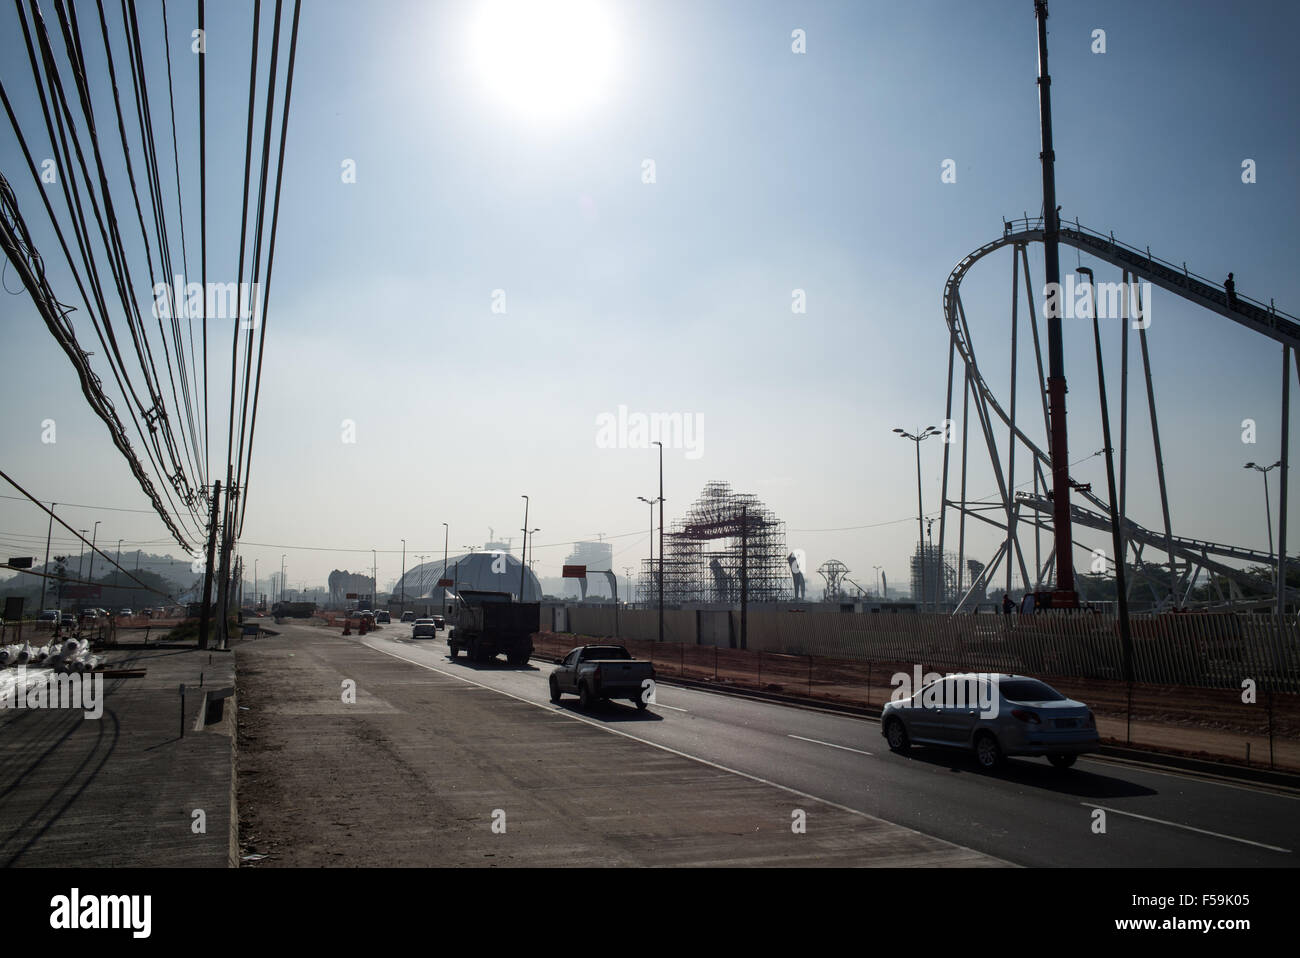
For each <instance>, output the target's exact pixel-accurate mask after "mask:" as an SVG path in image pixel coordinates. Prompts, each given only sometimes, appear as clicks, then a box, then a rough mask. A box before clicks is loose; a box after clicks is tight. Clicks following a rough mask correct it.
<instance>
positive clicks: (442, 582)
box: [438, 579, 453, 589]
mask: <svg viewBox="0 0 1300 958" xmlns="http://www.w3.org/2000/svg"><path fill="white" fill-rule="evenodd" d="M452 584H453V583H452V581H451V580H450V579H439V580H438V588H439V589H450V588H451V587H452Z"/></svg>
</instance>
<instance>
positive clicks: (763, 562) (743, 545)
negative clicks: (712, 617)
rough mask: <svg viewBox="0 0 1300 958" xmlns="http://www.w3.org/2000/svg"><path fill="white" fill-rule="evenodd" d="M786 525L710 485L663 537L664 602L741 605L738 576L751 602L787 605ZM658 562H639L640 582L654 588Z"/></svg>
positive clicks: (753, 502)
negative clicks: (745, 582) (785, 601)
mask: <svg viewBox="0 0 1300 958" xmlns="http://www.w3.org/2000/svg"><path fill="white" fill-rule="evenodd" d="M788 554H789V553H788V551H787V550H786V547H785V523H784V522H782V521H781V520H779V519H777V518H776V516H775V515H774V514H773V513H772V511H771V510H770V509H768V508H767V507H766V506H765V505H763V503H762V502H760V501H759V500H758V498H757V497H756V496H753V495H751V494H750V493H741V492H735V491H734V490H733V489H732V488H731V485H730V483H726V482H721V481H717V480H714V481H712V482H709V483H708V484H706V485H705V487H704V491H703V493H701V495H700V497H699V498H698V499H697V500H696V501H695V503H694V504H693V505H692V506H691V508H690V509H689V510H688V511H687V513H686V516H685V517H684V518H682V519H678V520H676V521H674V522H673V524H672V527H671V529H670V530H668V531H666V533H665V541H664V554H663V556H662V562H663V580H664V581H663V589H664V602H665V603H666V604H669V605H681V604H683V603H687V602H717V603H724V604H728V605H734V604H738V603H739V602H740V600H741V591H742V590H741V583H742V576H743V578H744V579H745V580H747V582H748V588H747V589H746V590H745V591H746V593H747V599H748V601H750V602H777V601H781V600H786V599H789V598H790V596H791V595H792V593H793V582H792V579H791V572H790V567H789V564H788V562H787V556H788ZM660 561H661V559H660V557H656V558H655V559H654V560H653V563H652V562H651V560H649V559H642V560H641V581H642V582H646V583H653V584H654V585H652V588H657V583H658V575H659V564H660Z"/></svg>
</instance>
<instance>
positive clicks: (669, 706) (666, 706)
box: [653, 702, 687, 712]
mask: <svg viewBox="0 0 1300 958" xmlns="http://www.w3.org/2000/svg"><path fill="white" fill-rule="evenodd" d="M653 704H654V707H655V708H659V709H672V710H673V711H674V712H685V711H687V709H679V708H678V707H677V706H676V705H664V703H663V702H655V703H653Z"/></svg>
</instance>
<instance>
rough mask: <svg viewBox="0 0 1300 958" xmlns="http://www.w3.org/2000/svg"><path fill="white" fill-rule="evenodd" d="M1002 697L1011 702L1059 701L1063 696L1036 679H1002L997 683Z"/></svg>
mask: <svg viewBox="0 0 1300 958" xmlns="http://www.w3.org/2000/svg"><path fill="white" fill-rule="evenodd" d="M998 688H999V689H1001V691H1002V697H1003V698H1006V699H1010V700H1011V701H1012V702H1061V701H1063V700H1064V699H1065V696H1064V695H1062V694H1061V693H1060V692H1058V691H1056V689H1054V688H1052V687H1051V686H1050V685H1045V684H1044V683H1042V682H1040V681H1038V680H1037V679H1003V680H1002V681H1001V682H999V683H998Z"/></svg>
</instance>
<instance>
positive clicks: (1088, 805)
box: [1079, 802, 1291, 855]
mask: <svg viewBox="0 0 1300 958" xmlns="http://www.w3.org/2000/svg"><path fill="white" fill-rule="evenodd" d="M1079 804H1080V805H1082V806H1083V807H1084V808H1100V809H1101V810H1102V811H1103V812H1111V813H1112V814H1115V815H1127V816H1128V817H1129V818H1140V819H1142V820H1143V821H1144V822H1155V823H1156V824H1157V825H1169V826H1171V827H1172V828H1182V829H1185V830H1186V831H1189V832H1198V833H1200V834H1201V835H1212V836H1213V837H1215V838H1226V839H1227V840H1228V841H1230V842H1241V844H1243V845H1254V846H1255V847H1256V848H1267V849H1268V850H1269V851H1271V852H1282V853H1284V854H1287V855H1289V854H1291V849H1289V848H1279V847H1278V846H1276V845H1265V844H1264V843H1263V842H1252V841H1251V840H1250V839H1249V838H1238V837H1237V836H1235V835H1225V834H1223V833H1222V832H1211V831H1207V830H1206V829H1204V828H1193V827H1192V826H1191V825H1183V824H1180V823H1179V822H1170V821H1166V820H1165V819H1163V818H1152V817H1151V816H1150V815H1139V814H1138V813H1137V812H1125V811H1121V810H1120V809H1118V808H1109V807H1107V806H1106V805H1093V804H1092V803H1091V802H1080V803H1079Z"/></svg>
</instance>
